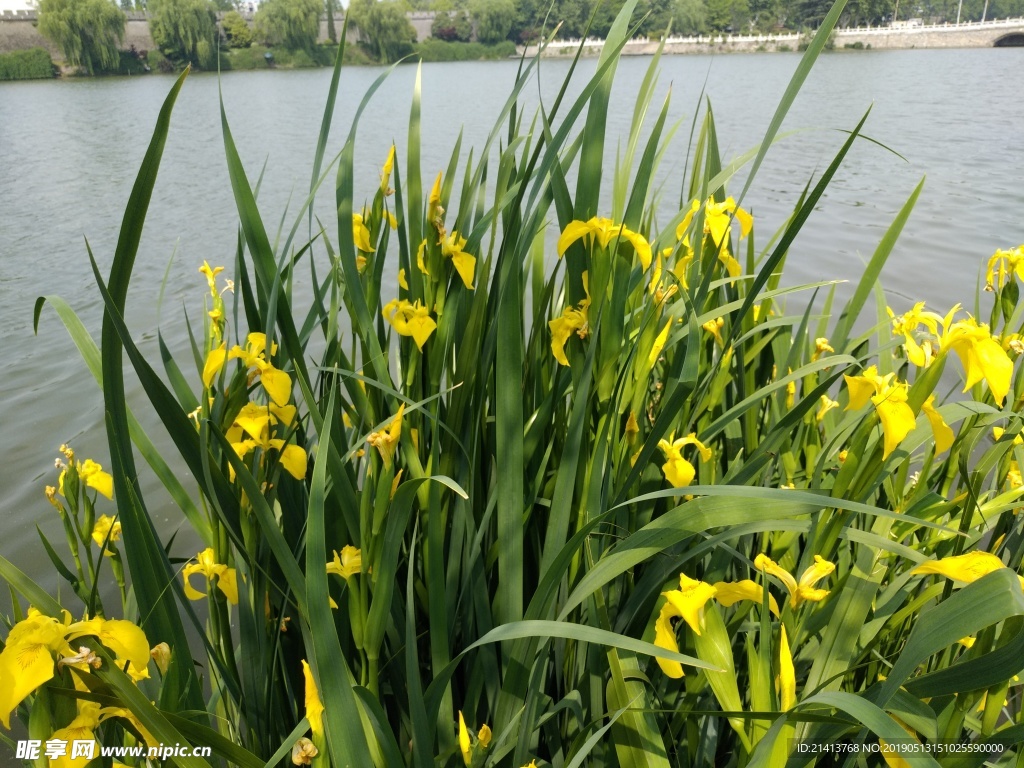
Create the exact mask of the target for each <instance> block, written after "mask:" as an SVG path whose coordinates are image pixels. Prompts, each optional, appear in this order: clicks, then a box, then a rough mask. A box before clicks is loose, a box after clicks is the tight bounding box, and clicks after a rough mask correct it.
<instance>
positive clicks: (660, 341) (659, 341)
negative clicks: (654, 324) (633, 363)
mask: <svg viewBox="0 0 1024 768" xmlns="http://www.w3.org/2000/svg"><path fill="white" fill-rule="evenodd" d="M670 330H672V318H669V319H668V320H667V321H666V322H665V327H664V328H662V329H661V331H660V332H659V333H658V335H657V336H656V337H655V339H654V346H653V347H651V354H649V355H648V356H647V362H648V363H649V364H650V365H654V364H655V363H656V362H658V358H659V357H660V356H661V351H662V350H663V349H665V343H666V342H667V341H668V332H669V331H670Z"/></svg>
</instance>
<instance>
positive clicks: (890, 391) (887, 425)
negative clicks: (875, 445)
mask: <svg viewBox="0 0 1024 768" xmlns="http://www.w3.org/2000/svg"><path fill="white" fill-rule="evenodd" d="M871 402H873V403H874V404H875V411H876V412H877V413H878V419H879V421H881V422H882V436H883V443H884V448H883V451H882V458H883V459H886V458H888V457H889V454H891V453H892V452H893V451H895V450H896V447H897V446H898V445H899V444H900V443H901V442H903V439H904V438H905V437H906V436H907V435H909V434H910V433H911V432H912V431H913V429H914V427H915V426H917V419H916V418H915V417H914V411H913V410H912V409H911V408H910V406H909V405H908V404H907V385H906V384H897V385H895V386H890V387H887V388H886V389H885V390H883V391H881V392H879V393H878V394H877V395H875V396H873V397H872V398H871Z"/></svg>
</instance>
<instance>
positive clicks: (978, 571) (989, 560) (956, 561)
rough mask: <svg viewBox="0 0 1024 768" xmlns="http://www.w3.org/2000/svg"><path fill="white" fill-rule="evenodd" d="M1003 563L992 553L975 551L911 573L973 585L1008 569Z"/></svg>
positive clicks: (933, 562) (923, 565)
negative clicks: (932, 575)
mask: <svg viewBox="0 0 1024 768" xmlns="http://www.w3.org/2000/svg"><path fill="white" fill-rule="evenodd" d="M1006 567H1007V566H1005V565H1003V561H1002V560H1000V559H999V558H998V557H996V556H995V555H993V554H992V553H990V552H982V551H981V550H974V551H973V552H968V553H967V554H966V555H957V556H956V557H943V558H940V559H938V560H929V561H928V562H926V563H921V564H920V565H919V566H917V567H916V568H914V569H913V570H912V571H911V573H915V574H932V573H933V574H937V575H939V576H945V577H946V578H947V579H952V580H953V581H962V582H964V583H965V584H971V583H972V582H975V581H977V580H978V579H980V578H981V577H982V576H987V575H988V574H990V573H992V572H993V571H998V570H999V569H1000V568H1006ZM1017 578H1018V579H1020V583H1021V587H1022V588H1024V576H1018V577H1017Z"/></svg>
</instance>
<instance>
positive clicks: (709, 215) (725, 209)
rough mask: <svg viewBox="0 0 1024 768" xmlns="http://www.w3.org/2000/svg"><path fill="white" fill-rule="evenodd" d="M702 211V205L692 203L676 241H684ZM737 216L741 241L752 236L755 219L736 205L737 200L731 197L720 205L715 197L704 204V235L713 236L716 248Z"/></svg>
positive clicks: (677, 233) (678, 231)
mask: <svg viewBox="0 0 1024 768" xmlns="http://www.w3.org/2000/svg"><path fill="white" fill-rule="evenodd" d="M699 210H700V203H699V202H698V201H697V200H693V201H691V202H690V210H689V211H687V212H686V216H684V217H683V220H682V221H681V222H680V223H679V226H678V227H676V239H677V240H682V239H683V237H684V236H685V235H686V230H687V229H689V228H690V223H691V222H692V221H693V217H694V215H695V214H696V213H697V211H699ZM733 214H735V216H736V221H738V222H739V223H740V239H741V240H742V239H743V238H744V237H746V236H747V235H749V234H750V230H751V229H752V228H753V226H754V219H753V217H752V216H751V215H750V214H749V213H747V212H746V211H745V210H743V209H742V208H740V207H739V206H738V205H736V200H735V199H734V198H733V197H732V196H731V195H730V196H729V197H727V198H725V200H723V201H722V202H720V203H716V202H715V200H714V198H713V197H709V198H708V199H707V202H706V203H705V204H704V234H705V235H711V239H712V240H714V242H715V245H716V246H720V245H721V244H722V240H724V239H725V236H726V234H727V233H728V231H729V227H730V225H731V224H732V215H733Z"/></svg>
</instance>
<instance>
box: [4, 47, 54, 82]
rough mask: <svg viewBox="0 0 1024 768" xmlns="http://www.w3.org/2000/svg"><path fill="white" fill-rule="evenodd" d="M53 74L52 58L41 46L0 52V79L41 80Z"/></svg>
mask: <svg viewBox="0 0 1024 768" xmlns="http://www.w3.org/2000/svg"><path fill="white" fill-rule="evenodd" d="M55 74H56V68H55V67H54V66H53V59H51V58H50V54H49V53H48V52H47V51H46V50H45V49H43V48H29V49H28V50H27V51H12V52H11V53H0V80H42V79H44V78H50V77H53V76H54V75H55Z"/></svg>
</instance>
